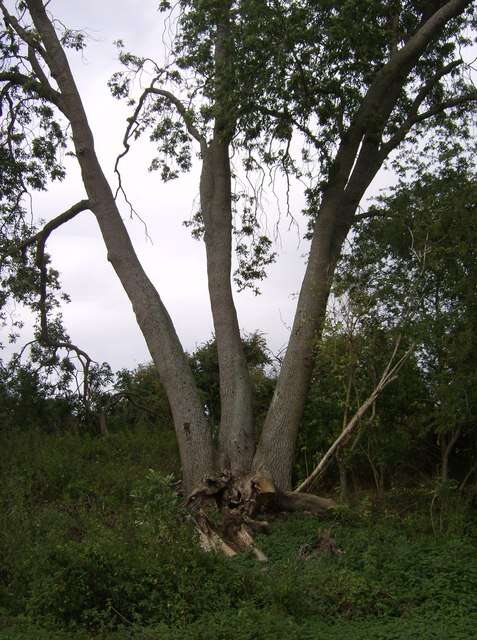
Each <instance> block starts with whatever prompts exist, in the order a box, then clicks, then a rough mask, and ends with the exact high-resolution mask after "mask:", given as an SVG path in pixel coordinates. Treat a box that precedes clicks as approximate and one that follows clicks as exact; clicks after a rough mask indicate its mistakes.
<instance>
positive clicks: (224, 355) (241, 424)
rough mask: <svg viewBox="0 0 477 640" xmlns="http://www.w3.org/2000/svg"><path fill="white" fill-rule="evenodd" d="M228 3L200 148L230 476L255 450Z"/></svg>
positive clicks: (245, 466) (223, 461) (225, 464)
mask: <svg viewBox="0 0 477 640" xmlns="http://www.w3.org/2000/svg"><path fill="white" fill-rule="evenodd" d="M229 13H230V3H225V6H224V13H223V15H222V16H221V18H220V20H219V24H218V26H217V36H216V44H215V54H214V59H215V78H216V98H215V102H216V104H215V111H216V116H215V123H214V133H213V139H212V141H211V142H210V143H209V144H208V145H207V146H206V147H205V148H203V152H202V153H203V159H202V162H203V164H202V173H201V180H200V200H201V211H202V216H203V221H204V226H205V247H206V254H207V276H208V285H209V296H210V304H211V309H212V316H213V320H214V330H215V338H216V344H217V351H218V359H219V371H220V404H221V419H220V443H219V446H220V454H219V459H220V465H221V467H222V468H224V469H230V470H231V471H232V473H233V474H234V475H237V476H238V475H241V474H243V473H246V472H248V471H249V470H250V466H251V463H252V458H253V455H254V451H255V434H254V422H253V413H252V388H251V384H250V378H249V373H248V367H247V361H246V358H245V352H244V349H243V345H242V340H241V337H240V327H239V323H238V318H237V312H236V308H235V304H234V299H233V294H232V286H231V267H232V188H231V171H230V158H229V147H230V141H231V138H232V136H233V132H234V129H235V118H234V115H233V113H230V107H229V88H228V82H229V81H230V68H231V66H232V64H233V61H232V60H231V59H230V56H231V48H230V43H229Z"/></svg>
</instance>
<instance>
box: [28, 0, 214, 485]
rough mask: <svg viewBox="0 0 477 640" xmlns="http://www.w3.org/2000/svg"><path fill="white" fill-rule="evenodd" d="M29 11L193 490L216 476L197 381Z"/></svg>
mask: <svg viewBox="0 0 477 640" xmlns="http://www.w3.org/2000/svg"><path fill="white" fill-rule="evenodd" d="M27 5H28V9H29V11H30V14H31V16H32V18H33V21H34V24H35V27H36V29H37V31H38V33H39V34H40V36H41V40H42V43H43V46H44V48H45V51H46V56H45V58H46V62H47V64H48V66H49V68H50V71H51V74H52V76H53V77H54V79H55V80H56V82H57V84H58V87H59V89H60V92H61V98H60V108H61V110H62V111H63V113H64V114H65V116H66V117H67V119H68V120H69V122H70V125H71V130H72V135H73V143H74V147H75V151H76V156H77V159H78V162H79V165H80V167H81V173H82V178H83V183H84V186H85V189H86V192H87V194H88V199H89V200H90V202H91V210H92V212H93V213H94V215H95V216H96V219H97V221H98V224H99V227H100V230H101V233H102V236H103V239H104V242H105V245H106V249H107V253H108V260H109V262H110V263H111V265H112V267H113V269H114V270H115V272H116V274H117V275H118V277H119V279H120V281H121V284H122V285H123V287H124V289H125V291H126V293H127V295H128V297H129V299H130V301H131V304H132V306H133V309H134V313H135V315H136V318H137V322H138V324H139V327H140V328H141V331H142V333H143V335H144V337H145V339H146V342H147V345H148V347H149V350H150V353H151V356H152V358H153V360H154V362H155V364H156V366H157V368H158V370H159V373H160V376H161V381H162V383H163V384H164V387H165V389H166V392H167V395H168V398H169V401H170V404H171V410H172V414H173V418H174V424H175V428H176V433H177V439H178V443H179V449H180V454H181V460H182V464H183V474H184V484H185V487H186V488H187V489H190V488H191V487H192V486H193V485H194V484H197V483H198V482H200V480H201V479H202V477H204V476H206V475H209V474H210V472H211V471H212V470H213V466H214V464H213V462H214V461H213V448H212V440H211V434H210V429H209V425H208V424H207V420H206V418H205V416H204V412H203V408H202V405H201V402H200V399H199V396H198V393H197V389H196V386H195V382H194V378H193V376H192V372H191V370H190V367H189V364H188V362H187V358H186V356H185V354H184V351H183V349H182V346H181V344H180V341H179V339H178V337H177V334H176V331H175V329H174V326H173V324H172V321H171V318H170V316H169V314H168V312H167V310H166V308H165V307H164V305H163V303H162V300H161V298H160V296H159V294H158V292H157V291H156V289H155V288H154V286H153V285H152V283H151V281H150V280H149V278H148V277H147V275H146V273H145V272H144V270H143V268H142V266H141V264H140V262H139V260H138V258H137V255H136V253H135V251H134V247H133V245H132V243H131V240H130V238H129V235H128V233H127V230H126V228H125V226H124V223H123V221H122V218H121V215H120V213H119V211H118V208H117V205H116V202H115V200H114V196H113V193H112V191H111V188H110V186H109V184H108V181H107V180H106V178H105V176H104V173H103V171H102V168H101V165H100V163H99V161H98V158H97V156H96V152H95V148H94V140H93V135H92V133H91V130H90V127H89V124H88V120H87V117H86V114H85V111H84V108H83V104H82V101H81V98H80V95H79V93H78V90H77V88H76V85H75V82H74V79H73V76H72V73H71V70H70V67H69V64H68V61H67V58H66V55H65V53H64V51H63V49H62V47H61V44H60V42H59V40H58V37H57V35H56V32H55V30H54V28H53V26H52V24H51V21H50V20H49V18H48V16H47V14H46V11H45V8H44V6H43V2H41V0H28V2H27Z"/></svg>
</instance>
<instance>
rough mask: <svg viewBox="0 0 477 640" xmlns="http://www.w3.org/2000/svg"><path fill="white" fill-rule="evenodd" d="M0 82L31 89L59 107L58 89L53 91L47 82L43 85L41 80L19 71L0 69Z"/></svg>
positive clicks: (26, 89)
mask: <svg viewBox="0 0 477 640" xmlns="http://www.w3.org/2000/svg"><path fill="white" fill-rule="evenodd" d="M0 82H8V83H10V84H12V85H15V86H16V87H22V89H24V90H25V91H32V92H34V93H36V94H37V95H38V96H39V97H40V98H44V99H45V100H49V101H50V102H53V104H55V105H56V106H57V107H58V108H59V109H61V94H60V93H59V91H55V89H53V88H52V87H51V85H50V84H49V83H48V82H47V84H46V85H45V84H43V82H42V81H40V80H34V79H33V78H31V77H30V76H27V75H25V74H24V73H20V72H19V71H0Z"/></svg>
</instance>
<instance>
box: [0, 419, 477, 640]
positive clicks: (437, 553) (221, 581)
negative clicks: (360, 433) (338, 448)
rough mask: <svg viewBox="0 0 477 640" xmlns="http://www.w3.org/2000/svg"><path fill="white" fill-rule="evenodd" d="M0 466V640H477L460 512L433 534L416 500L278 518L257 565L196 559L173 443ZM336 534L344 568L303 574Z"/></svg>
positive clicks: (70, 442) (124, 444) (131, 442)
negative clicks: (173, 481)
mask: <svg viewBox="0 0 477 640" xmlns="http://www.w3.org/2000/svg"><path fill="white" fill-rule="evenodd" d="M0 450H1V451H2V461H1V478H0V481H1V484H0V506H1V516H0V517H1V521H0V640H20V639H21V640H43V639H45V640H46V639H48V640H50V639H51V640H66V639H69V640H86V639H90V638H91V639H93V638H94V639H95V640H100V639H103V640H130V639H136V638H137V639H138V640H139V639H144V640H152V639H157V640H179V639H181V640H199V639H203V640H222V639H223V640H229V639H230V638H234V640H267V639H270V640H271V639H273V640H282V639H283V640H295V639H297V640H298V639H300V640H307V639H310V640H311V639H313V640H320V639H321V638H322V639H323V640H348V639H349V640H361V639H362V640H365V639H366V640H368V639H370V640H374V639H376V640H397V639H402V640H412V639H414V638H415V639H416V640H471V639H472V638H477V632H476V629H477V534H476V532H477V527H476V526H475V525H476V519H475V514H472V513H471V512H470V511H469V510H467V509H466V508H464V506H463V505H462V504H461V503H459V502H458V501H454V502H452V501H449V502H448V503H446V504H445V505H443V504H442V505H440V507H441V508H440V510H439V511H438V512H436V513H437V516H438V527H436V522H434V523H431V520H430V517H429V502H430V498H429V496H427V495H426V494H425V493H423V492H421V493H419V492H417V491H415V492H414V493H412V492H411V493H410V494H409V495H407V494H405V492H402V494H399V493H398V494H397V495H393V496H389V500H388V501H387V506H386V505H385V506H381V507H380V508H379V509H378V508H375V507H373V505H372V503H371V502H370V501H366V500H363V501H362V502H361V504H359V505H358V506H357V507H356V509H354V510H350V509H341V510H340V511H338V512H337V513H336V514H335V515H334V516H333V518H331V519H329V520H328V521H326V522H325V521H322V520H320V519H318V518H316V517H311V516H305V515H302V516H294V517H289V518H287V519H282V518H278V519H277V520H275V522H274V523H273V525H272V531H271V534H270V535H268V536H265V535H262V536H258V537H257V540H258V544H259V546H260V547H261V548H262V549H263V550H264V551H265V553H266V554H267V556H268V557H269V562H268V563H265V564H262V563H258V562H256V561H255V560H254V559H253V558H251V557H249V556H241V557H238V558H234V559H231V560H230V559H225V558H222V557H216V556H213V555H205V554H203V553H201V552H200V551H199V550H198V549H197V546H196V544H195V542H194V539H193V532H192V531H191V529H190V527H189V525H188V524H187V522H186V521H185V520H184V513H183V512H182V511H181V507H180V504H179V503H178V501H177V498H176V497H175V496H174V494H173V493H172V492H171V490H170V488H169V480H168V478H167V477H166V474H167V473H170V472H171V471H173V470H174V467H175V465H176V464H177V462H176V460H177V459H176V458H175V448H174V444H173V441H172V440H171V438H170V434H168V433H166V432H153V431H149V430H146V429H140V430H138V431H136V432H135V433H133V432H125V433H116V434H113V435H112V436H111V437H109V438H107V439H100V438H94V437H89V436H77V435H63V436H61V435H54V434H49V435H46V434H42V433H39V432H35V433H17V434H12V433H9V434H3V435H1V436H0ZM165 451H166V452H168V453H167V454H165V453H164V452H165ZM149 468H157V469H160V470H161V473H158V472H151V471H148V469H149ZM416 501H417V502H419V503H420V507H419V508H418V509H410V508H405V507H406V505H408V504H411V503H414V502H416ZM403 506H404V508H403ZM398 507H399V508H398ZM444 507H445V508H444ZM403 513H405V515H402V514H403ZM399 514H401V515H399ZM432 524H434V526H432ZM330 527H331V529H332V535H333V537H334V538H335V540H336V542H337V544H338V546H339V548H340V549H341V550H342V551H343V553H342V554H341V555H338V556H331V555H324V556H319V557H311V558H309V559H307V560H304V559H302V558H301V555H300V549H301V547H302V546H303V545H305V544H307V543H309V542H311V541H312V540H313V539H314V537H315V535H316V533H317V531H318V529H320V528H330Z"/></svg>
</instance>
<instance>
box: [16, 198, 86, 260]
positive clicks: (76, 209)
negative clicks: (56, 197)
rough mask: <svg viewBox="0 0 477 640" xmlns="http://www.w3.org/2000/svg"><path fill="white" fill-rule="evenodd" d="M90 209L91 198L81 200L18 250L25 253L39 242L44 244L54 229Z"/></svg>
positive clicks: (18, 247)
mask: <svg viewBox="0 0 477 640" xmlns="http://www.w3.org/2000/svg"><path fill="white" fill-rule="evenodd" d="M88 209H91V202H90V201H89V200H80V201H79V202H77V203H76V204H74V205H73V206H72V207H70V208H69V209H67V210H66V211H64V212H63V213H60V215H58V216H56V218H53V220H50V221H49V222H47V223H46V224H45V226H44V227H43V229H42V230H41V231H39V232H38V233H36V234H35V235H34V236H31V238H28V239H27V240H24V241H23V242H22V243H21V244H20V245H18V246H17V248H16V250H17V251H21V252H22V253H23V252H24V251H25V249H27V248H28V247H30V246H31V245H33V244H36V243H38V242H42V243H43V245H44V244H45V242H46V241H47V239H48V237H49V236H50V234H51V233H52V231H54V230H55V229H58V227H61V225H63V224H65V223H66V222H69V221H70V220H72V219H73V218H74V217H75V216H77V215H78V214H79V213H81V212H82V211H87V210H88Z"/></svg>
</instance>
